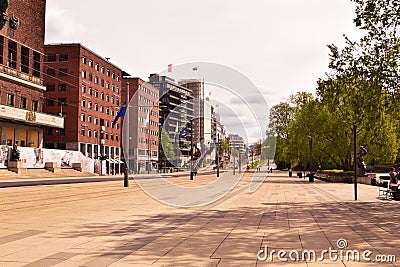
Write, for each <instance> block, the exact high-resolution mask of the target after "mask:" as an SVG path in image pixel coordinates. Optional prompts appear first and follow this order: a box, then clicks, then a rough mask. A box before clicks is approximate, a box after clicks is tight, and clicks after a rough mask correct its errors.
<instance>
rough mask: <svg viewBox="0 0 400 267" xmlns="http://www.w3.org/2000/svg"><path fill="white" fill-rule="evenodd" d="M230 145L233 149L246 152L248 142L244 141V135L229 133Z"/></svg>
mask: <svg viewBox="0 0 400 267" xmlns="http://www.w3.org/2000/svg"><path fill="white" fill-rule="evenodd" d="M228 141H229V147H230V148H231V149H232V150H233V151H237V152H242V153H243V152H245V151H246V144H245V142H244V139H243V137H241V136H240V135H238V134H229V135H228Z"/></svg>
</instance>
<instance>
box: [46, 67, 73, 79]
mask: <svg viewBox="0 0 400 267" xmlns="http://www.w3.org/2000/svg"><path fill="white" fill-rule="evenodd" d="M46 74H47V76H51V77H56V69H52V68H48V69H47V70H46ZM67 75H68V69H66V68H61V69H58V76H59V77H63V76H67Z"/></svg>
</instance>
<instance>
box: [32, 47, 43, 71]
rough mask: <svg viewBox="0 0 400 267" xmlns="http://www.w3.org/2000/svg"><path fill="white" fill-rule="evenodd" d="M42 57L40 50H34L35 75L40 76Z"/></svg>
mask: <svg viewBox="0 0 400 267" xmlns="http://www.w3.org/2000/svg"><path fill="white" fill-rule="evenodd" d="M40 62H41V57H40V54H39V53H38V52H35V51H33V76H35V77H40Z"/></svg>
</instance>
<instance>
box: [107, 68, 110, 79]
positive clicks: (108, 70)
mask: <svg viewBox="0 0 400 267" xmlns="http://www.w3.org/2000/svg"><path fill="white" fill-rule="evenodd" d="M107 76H108V77H110V69H107Z"/></svg>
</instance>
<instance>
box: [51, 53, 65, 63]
mask: <svg viewBox="0 0 400 267" xmlns="http://www.w3.org/2000/svg"><path fill="white" fill-rule="evenodd" d="M57 56H58V60H59V61H64V62H66V61H68V54H58V55H57V54H48V55H47V62H56V61H57Z"/></svg>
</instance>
